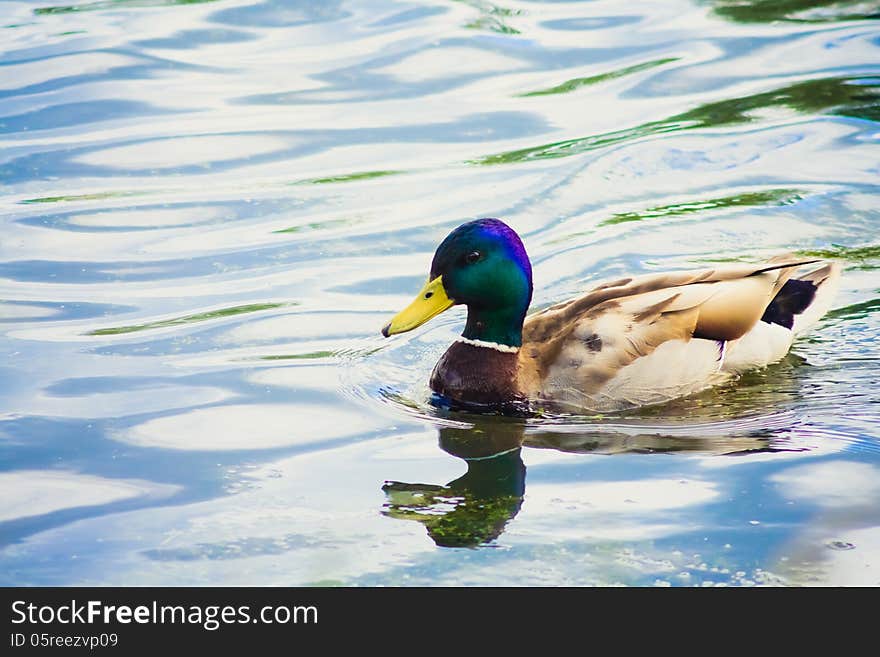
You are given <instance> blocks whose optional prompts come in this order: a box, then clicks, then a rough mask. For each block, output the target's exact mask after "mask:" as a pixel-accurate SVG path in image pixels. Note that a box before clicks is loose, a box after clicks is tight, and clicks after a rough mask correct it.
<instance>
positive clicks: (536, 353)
mask: <svg viewBox="0 0 880 657" xmlns="http://www.w3.org/2000/svg"><path fill="white" fill-rule="evenodd" d="M812 262H816V260H803V259H800V260H799V259H797V258H793V257H791V256H780V257H777V258H775V259H774V260H773V261H770V262H765V263H759V264H754V265H737V266H733V267H724V268H718V269H705V270H699V271H685V272H669V273H663V274H650V275H647V276H640V277H637V278H631V279H621V280H618V281H612V282H610V283H604V284H601V285H599V286H597V287H595V288H593V289H592V290H590V291H589V292H588V293H587V294H586V295H584V296H582V297H580V298H577V299H573V300H571V301H568V302H566V303H562V304H558V305H556V306H553V307H551V308H548V309H546V310H544V311H542V312H540V313H536V314H534V315H532V316H530V317H528V318H527V320H526V323H525V325H524V327H523V348H522V349H521V351H520V363H521V366H520V372H521V379H522V380H521V385H522V387H523V388H524V389H525V390H526V391H528V393H529V394H531V395H534V396H537V397H545V398H548V399H554V398H555V399H560V398H563V397H572V396H576V397H578V399H580V398H581V397H584V396H586V397H588V398H589V399H587V400H585V403H584V404H583V405H585V406H591V405H592V406H593V407H601V406H603V404H601V403H599V402H596V400H595V399H594V398H595V396H596V395H603V394H604V395H607V388H608V386H609V385H610V383H609V382H612V380H613V379H615V377H618V376H619V374H620V372H621V370H622V369H623V368H625V367H627V366H630V365H634V364H635V363H636V361H637V360H639V359H643V358H644V357H645V356H648V355H651V354H653V353H654V352H655V351H657V350H658V348H660V347H661V346H662V345H665V344H666V343H672V342H675V344H674V345H673V344H670V345H668V346H665V347H664V349H663V354H666V355H667V357H668V359H669V362H664V363H660V362H657V363H653V362H652V363H651V367H652V371H653V370H656V371H657V375H655V376H652V377H649V379H650V380H648V381H645V383H644V386H643V387H646V388H653V389H652V390H649V391H647V392H646V394H645V395H643V396H642V398H641V399H638V400H633V403H634V404H639V403H646V402H645V400H646V399H648V398H649V397H651V396H652V395H654V396H657V395H659V396H661V397H666V396H670V397H671V396H678V395H680V394H687V391H685V392H682V390H683V388H682V386H687V385H689V383H688V382H689V381H696V380H703V379H707V378H711V376H710V375H712V373H713V372H717V371H718V370H719V369H720V362H721V360H722V358H723V349H724V344H725V343H727V342H729V341H733V340H737V339H738V338H741V337H742V336H743V335H745V334H747V333H748V332H749V331H750V330H751V329H752V328H753V327H754V326H755V325H756V324H757V323H758V322H759V320H760V319H761V317H762V316H763V315H764V312H765V310H766V309H767V306H768V305H769V304H770V302H771V301H772V300H773V299H774V297H775V296H776V294H777V293H778V292H779V291H780V290H781V289H782V287H783V285H784V284H785V282H786V281H787V280H788V279H789V278H790V277H791V275H792V273H793V272H794V270H795V269H796V268H797V267H799V266H801V265H806V264H809V263H812ZM692 338H698V340H692ZM667 352H668V354H667ZM659 356H660V354H658V358H659ZM658 358H655V359H653V360H658ZM660 360H662V359H660ZM642 365H644V363H639V368H637V369H644V368H643V367H642ZM673 369H674V370H675V371H676V374H675V376H672V374H671V370H673ZM663 370H670V372H665V371H663ZM630 373H634V369H633V368H630ZM667 373H668V374H669V376H667ZM638 374H639V376H644V374H645V373H643V372H639V373H638ZM661 374H662V376H661ZM670 377H671V378H670ZM655 379H656V380H655ZM657 387H665V388H667V389H666V390H662V391H661V390H657V389H656V388H657ZM703 387H705V386H703ZM673 388H675V390H673ZM603 389H604V391H603ZM630 392H631V391H630ZM655 393H656V394H655ZM627 394H630V393H627ZM590 401H592V402H593V403H592V404H590V403H586V402H590Z"/></svg>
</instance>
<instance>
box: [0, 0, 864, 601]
mask: <svg viewBox="0 0 880 657" xmlns="http://www.w3.org/2000/svg"><path fill="white" fill-rule="evenodd" d="M51 1H52V0H30V1H26V2H22V1H13V2H4V3H2V4H0V352H2V354H3V360H2V361H0V584H6V585H8V584H121V585H130V584H192V585H202V584H292V585H304V584H343V585H378V584H390V585H401V584H445V585H449V584H453V585H455V584H468V585H471V584H495V585H498V584H503V585H511V584H512V585H520V584H577V585H583V584H636V585H652V584H661V585H665V584H673V585H708V584H728V585H744V584H753V583H756V584H812V583H818V584H835V585H836V584H873V585H877V584H880V387H878V386H877V380H878V378H880V356H878V350H877V339H878V337H880V241H878V231H880V175H878V174H880V147H878V143H877V141H878V134H880V133H878V120H880V23H878V21H877V19H878V17H880V10H878V8H877V5H876V4H875V3H873V2H858V1H855V2H852V1H845V0H841V1H838V2H834V1H821V0H788V1H785V2H779V1H773V0H751V1H741V0H736V1H734V0H716V1H708V0H696V1H685V0H662V1H661V0H657V1H651V0H639V1H637V2H621V1H610V0H609V1H602V0H596V1H592V2H525V1H509V2H508V1H506V0H499V3H498V4H493V3H492V2H488V1H484V0H463V1H440V0H424V1H415V0H413V1H411V2H389V1H387V0H383V1H381V2H380V1H378V0H376V1H369V0H358V1H354V0H353V1H341V0H340V1H327V2H317V1H315V2H306V1H296V0H290V1H282V0H274V1H273V0H270V1H262V2H261V1H256V2H254V1H251V0H216V1H209V0H91V1H88V0H86V1H78V2H73V3H71V4H65V5H56V6H52V5H51ZM478 216H497V217H502V218H504V219H505V220H507V221H508V222H509V223H510V224H511V225H513V226H514V227H515V228H516V229H517V230H518V231H519V232H520V233H521V235H522V236H523V238H524V241H525V243H526V246H527V248H528V249H529V252H530V254H531V256H532V260H533V263H534V270H535V281H536V290H535V301H534V303H535V305H536V306H537V307H540V306H545V305H547V304H550V303H553V302H556V301H560V300H562V299H565V298H567V297H569V296H572V295H575V294H577V293H578V292H579V291H581V290H583V289H584V288H585V287H586V286H588V285H590V284H591V283H592V282H594V281H597V280H599V279H601V278H605V277H609V276H618V275H620V274H624V273H639V272H651V271H658V270H664V269H673V268H684V267H699V266H703V265H705V264H706V263H716V262H725V261H731V260H740V259H746V260H748V259H756V258H761V257H765V256H770V255H773V254H775V253H778V252H783V251H790V250H793V251H796V252H799V253H802V254H815V255H817V256H822V257H835V258H839V259H840V260H841V261H843V262H844V263H845V268H846V269H845V275H844V280H843V285H842V289H841V292H840V294H839V296H838V298H837V301H836V304H835V309H834V310H833V311H832V312H831V313H830V314H829V315H828V316H827V317H826V319H824V320H823V321H822V323H821V324H820V325H819V326H818V327H817V329H816V330H814V331H813V332H812V334H811V335H810V336H809V337H807V338H806V339H802V340H800V341H798V342H797V343H796V344H795V347H794V349H793V352H792V354H791V355H790V356H789V357H787V358H786V359H785V360H784V361H783V362H782V363H779V364H777V365H774V366H772V367H770V368H767V369H766V370H764V371H761V372H757V373H753V374H750V375H748V376H746V377H744V378H743V379H742V380H741V381H739V382H737V383H736V384H735V385H728V386H725V387H722V388H719V389H716V390H712V391H709V392H706V393H703V394H701V395H699V396H697V397H695V398H690V399H687V400H683V401H679V402H675V403H672V404H669V405H667V406H663V407H658V408H650V409H644V410H642V411H641V412H638V413H631V414H629V415H626V416H607V417H564V416H560V417H545V418H540V419H532V420H528V421H523V420H512V419H503V418H486V417H484V418H479V417H471V416H465V415H455V414H446V415H444V414H442V413H441V412H439V411H436V410H434V409H432V407H430V406H429V405H428V404H427V378H428V375H429V373H430V370H431V367H432V366H433V363H434V361H435V360H436V358H437V357H438V356H439V355H440V354H441V353H442V351H443V350H444V349H445V346H446V345H447V343H448V342H449V341H450V340H451V339H452V338H453V336H454V335H456V332H457V331H458V330H460V328H461V326H462V320H463V314H462V312H460V311H459V312H456V311H452V312H450V313H447V315H444V316H443V317H441V318H438V319H437V320H435V321H434V322H433V323H432V324H431V325H429V326H427V327H425V328H424V329H421V330H420V331H417V332H415V333H414V334H407V335H404V336H400V337H398V338H395V339H393V340H387V341H383V340H382V338H381V337H379V335H378V330H379V327H380V326H381V325H382V324H383V322H384V321H385V320H386V319H387V318H388V317H389V315H391V314H392V313H393V312H395V311H396V310H397V309H399V308H401V307H402V305H403V304H404V303H406V302H407V301H408V300H409V297H410V295H411V294H413V293H414V292H415V291H416V290H417V289H418V287H419V286H420V284H421V283H422V282H423V280H424V276H425V275H426V273H427V269H428V265H429V262H430V257H431V255H432V253H433V250H434V248H435V246H436V244H437V243H438V242H439V240H440V239H442V237H443V236H445V234H446V233H447V232H448V231H449V230H450V229H451V228H452V227H454V226H456V225H457V224H459V223H460V222H462V221H465V220H467V219H471V218H474V217H478ZM497 453H500V456H496V457H495V458H485V457H487V456H490V455H492V454H497Z"/></svg>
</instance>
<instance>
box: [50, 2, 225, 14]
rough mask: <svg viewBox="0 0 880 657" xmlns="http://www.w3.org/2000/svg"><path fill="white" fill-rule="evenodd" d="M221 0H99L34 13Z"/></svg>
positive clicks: (194, 3)
mask: <svg viewBox="0 0 880 657" xmlns="http://www.w3.org/2000/svg"><path fill="white" fill-rule="evenodd" d="M218 1H219V0H98V2H86V3H83V4H80V5H57V6H54V7H38V8H37V9H34V13H35V14H36V15H38V16H43V15H52V14H73V13H78V12H82V11H103V10H105V9H124V8H137V7H171V6H174V5H199V4H204V3H206V2H218Z"/></svg>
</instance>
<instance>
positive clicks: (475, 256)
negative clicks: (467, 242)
mask: <svg viewBox="0 0 880 657" xmlns="http://www.w3.org/2000/svg"><path fill="white" fill-rule="evenodd" d="M480 257H481V256H480V252H479V251H471V252H470V253H468V254H467V255H466V256H465V257H464V261H465V262H466V263H467V264H469V265H472V264H474V263H475V262H476V261H477V260H479V259H480Z"/></svg>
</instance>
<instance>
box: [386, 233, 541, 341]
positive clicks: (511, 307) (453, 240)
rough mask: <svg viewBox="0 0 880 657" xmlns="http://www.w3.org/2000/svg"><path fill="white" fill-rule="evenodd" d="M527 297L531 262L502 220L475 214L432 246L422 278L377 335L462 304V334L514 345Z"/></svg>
mask: <svg viewBox="0 0 880 657" xmlns="http://www.w3.org/2000/svg"><path fill="white" fill-rule="evenodd" d="M531 300H532V266H531V264H530V263H529V257H528V255H527V254H526V250H525V247H524V246H523V243H522V241H521V240H520V238H519V236H518V235H517V234H516V232H515V231H514V230H513V229H512V228H510V226H508V225H507V224H505V223H504V222H503V221H499V220H498V219H477V220H476V221H470V222H468V223H466V224H462V225H461V226H459V227H458V228H456V229H455V230H454V231H452V232H451V233H450V234H449V235H448V236H447V237H446V239H445V240H443V242H442V243H441V244H440V246H439V247H437V252H436V253H435V254H434V260H433V262H432V263H431V274H430V276H429V277H428V283H427V284H426V285H425V287H424V288H423V289H422V291H421V292H420V293H419V295H418V296H417V297H416V299H415V300H414V301H413V302H412V303H411V304H410V305H409V307H407V308H406V309H405V310H403V311H402V312H401V313H399V314H398V315H397V316H396V317H395V318H394V319H393V320H391V322H390V323H389V324H388V325H386V326H385V327H384V328H383V329H382V334H383V335H385V336H389V335H393V334H395V333H403V332H404V331H409V330H411V329H414V328H416V327H417V326H420V325H421V324H424V323H425V322H426V321H428V320H429V319H431V318H432V317H434V316H436V315H439V314H440V313H441V312H443V311H444V310H446V309H447V308H449V307H450V306H452V305H455V304H464V305H466V306H467V308H468V319H467V325H466V326H465V330H464V332H463V333H462V335H463V336H464V337H465V338H468V339H471V340H483V341H486V342H495V343H498V344H503V345H508V346H513V347H518V346H520V344H521V343H522V323H523V319H524V318H525V315H526V311H527V310H528V308H529V304H530V303H531Z"/></svg>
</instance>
